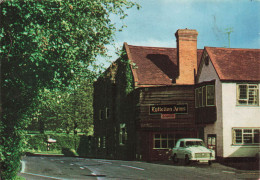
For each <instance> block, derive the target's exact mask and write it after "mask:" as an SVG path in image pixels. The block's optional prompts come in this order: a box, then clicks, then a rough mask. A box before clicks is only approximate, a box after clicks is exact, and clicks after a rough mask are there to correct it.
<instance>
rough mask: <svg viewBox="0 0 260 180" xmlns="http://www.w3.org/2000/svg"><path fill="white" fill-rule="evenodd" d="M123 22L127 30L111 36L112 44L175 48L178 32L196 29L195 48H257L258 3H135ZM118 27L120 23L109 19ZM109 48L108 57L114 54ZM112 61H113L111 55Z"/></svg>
mask: <svg viewBox="0 0 260 180" xmlns="http://www.w3.org/2000/svg"><path fill="white" fill-rule="evenodd" d="M136 2H138V3H139V4H140V5H141V6H142V8H141V9H140V10H137V9H136V8H132V9H130V10H128V11H127V12H126V13H127V14H128V17H127V18H126V19H125V20H124V22H123V23H124V24H126V25H127V27H126V28H125V29H124V30H123V31H122V32H118V33H117V34H116V36H115V44H116V46H117V47H118V48H121V47H122V45H123V42H127V43H128V44H130V45H140V46H154V47H176V38H175V35H174V34H175V32H176V31H177V30H178V29H185V28H188V29H196V30H197V31H198V33H199V35H198V48H199V49H203V48H204V46H211V47H228V46H229V41H228V34H227V31H228V30H227V29H229V28H232V30H233V32H231V34H230V47H231V48H254V49H259V48H260V0H137V1H136ZM112 19H113V21H114V22H115V23H117V24H118V26H120V25H122V22H121V21H120V20H118V19H116V18H112ZM109 48H110V54H111V55H113V52H114V51H115V50H114V49H113V48H111V47H109ZM112 60H116V56H115V55H113V58H112Z"/></svg>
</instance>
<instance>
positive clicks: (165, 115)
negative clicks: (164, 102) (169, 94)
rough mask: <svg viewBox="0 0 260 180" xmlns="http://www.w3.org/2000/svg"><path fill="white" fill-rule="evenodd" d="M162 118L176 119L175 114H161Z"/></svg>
mask: <svg viewBox="0 0 260 180" xmlns="http://www.w3.org/2000/svg"><path fill="white" fill-rule="evenodd" d="M161 119H175V114H161Z"/></svg>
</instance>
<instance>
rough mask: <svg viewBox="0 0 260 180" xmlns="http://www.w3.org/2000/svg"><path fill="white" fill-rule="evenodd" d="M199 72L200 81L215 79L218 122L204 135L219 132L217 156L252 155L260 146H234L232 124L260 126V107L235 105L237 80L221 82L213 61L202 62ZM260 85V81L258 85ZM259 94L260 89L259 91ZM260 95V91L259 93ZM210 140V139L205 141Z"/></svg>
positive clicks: (235, 125) (207, 126) (211, 125)
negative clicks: (206, 63)
mask: <svg viewBox="0 0 260 180" xmlns="http://www.w3.org/2000/svg"><path fill="white" fill-rule="evenodd" d="M201 65H202V66H201V69H200V71H199V72H198V83H201V82H204V81H212V80H216V84H215V97H216V107H217V121H216V122H215V123H214V124H208V125H206V127H205V128H204V136H205V137H204V138H205V140H207V134H216V135H217V152H216V153H217V156H220V157H250V156H255V154H256V152H259V151H260V147H259V146H237V145H232V128H233V127H241V128H244V127H251V128H252V127H258V128H259V127H260V107H259V106H255V107H252V106H251V107H250V106H237V105H236V97H237V96H236V93H237V90H236V83H234V82H233V83H225V82H221V81H220V79H219V77H218V75H217V73H216V71H215V69H214V67H213V65H212V63H211V61H209V65H205V63H203V62H202V64H201ZM259 87H260V84H259ZM259 93H260V91H259ZM259 97H260V94H259ZM205 143H207V142H205Z"/></svg>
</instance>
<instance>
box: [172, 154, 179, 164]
mask: <svg viewBox="0 0 260 180" xmlns="http://www.w3.org/2000/svg"><path fill="white" fill-rule="evenodd" d="M172 161H173V163H178V158H177V156H176V154H174V155H173V157H172Z"/></svg>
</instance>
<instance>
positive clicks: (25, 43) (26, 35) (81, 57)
mask: <svg viewBox="0 0 260 180" xmlns="http://www.w3.org/2000/svg"><path fill="white" fill-rule="evenodd" d="M135 5H136V3H133V2H130V1H128V0H120V1H115V0H95V1H93V0H77V1H76V0H48V1H42V0H38V1H35V0H23V1H20V0H8V1H0V19H1V23H0V47H1V49H0V57H1V62H0V64H1V66H0V67H1V102H0V104H1V105H2V108H1V109H2V113H1V120H0V163H1V164H0V171H1V172H0V174H1V177H2V178H3V179H12V178H14V177H15V175H16V172H17V169H18V167H19V159H20V155H21V152H22V147H23V138H22V137H23V136H22V134H23V130H24V127H25V126H26V124H27V123H28V122H27V121H26V120H25V119H27V118H25V116H26V114H27V112H28V110H29V109H30V107H31V106H32V105H33V102H34V100H35V99H36V98H37V97H38V94H39V92H40V91H41V90H42V89H43V88H49V89H52V88H54V87H62V86H66V85H68V84H69V83H70V80H71V78H72V77H73V73H75V72H77V71H78V69H80V68H81V67H82V64H83V65H84V67H86V68H89V67H90V66H91V65H93V64H94V62H95V57H96V56H97V55H103V56H105V55H106V48H105V45H106V44H109V43H111V42H112V41H113V35H114V33H115V32H116V31H117V30H118V29H117V28H116V25H115V24H113V22H112V21H111V20H110V15H111V14H115V15H117V16H119V17H120V18H122V19H124V18H125V17H126V16H127V14H126V13H125V9H128V8H131V7H133V6H135ZM137 7H138V8H139V6H138V5H137Z"/></svg>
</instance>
